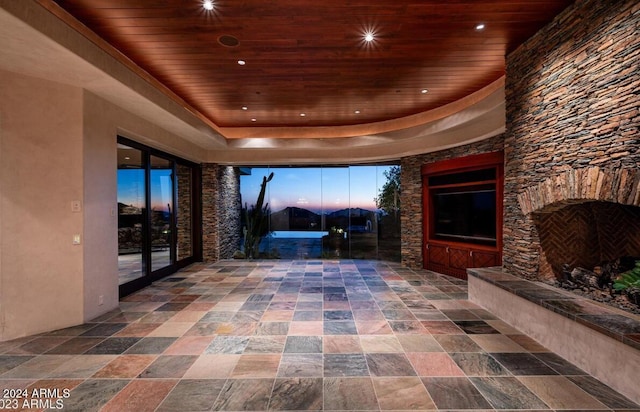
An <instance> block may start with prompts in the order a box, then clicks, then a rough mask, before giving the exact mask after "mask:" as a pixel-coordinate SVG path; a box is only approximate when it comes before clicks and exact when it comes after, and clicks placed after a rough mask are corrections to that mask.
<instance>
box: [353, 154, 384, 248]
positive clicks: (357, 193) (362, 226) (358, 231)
mask: <svg viewBox="0 0 640 412" xmlns="http://www.w3.org/2000/svg"><path fill="white" fill-rule="evenodd" d="M376 169H377V166H353V167H351V168H350V169H349V170H350V171H351V173H350V176H349V182H350V185H351V187H352V188H353V190H352V191H351V209H350V213H349V244H350V247H351V257H352V258H353V259H377V258H378V214H377V212H376V209H375V208H374V207H375V204H374V203H373V200H374V199H375V197H376V194H377V182H376V180H377V176H376Z"/></svg>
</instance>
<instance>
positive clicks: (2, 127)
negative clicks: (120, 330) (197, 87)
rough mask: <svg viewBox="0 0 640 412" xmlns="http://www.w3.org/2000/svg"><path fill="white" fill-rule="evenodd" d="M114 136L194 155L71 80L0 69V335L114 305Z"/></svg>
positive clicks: (74, 319) (77, 319) (82, 317)
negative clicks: (77, 204) (77, 205)
mask: <svg viewBox="0 0 640 412" xmlns="http://www.w3.org/2000/svg"><path fill="white" fill-rule="evenodd" d="M118 135H122V136H125V137H128V138H130V139H133V140H137V141H140V142H141V143H145V144H148V145H151V146H153V147H156V148H159V149H162V150H165V151H167V152H169V153H173V154H176V155H179V156H182V157H186V158H188V159H190V160H196V161H198V160H199V159H201V158H202V156H203V154H202V150H201V149H199V148H198V147H197V146H195V145H194V144H192V143H189V142H187V141H186V140H184V139H182V138H181V137H179V136H176V135H174V134H171V133H169V132H167V131H166V130H164V129H162V128H160V127H158V126H157V125H154V124H153V123H151V122H149V121H147V120H144V119H142V118H140V117H137V116H135V115H133V114H131V113H129V112H127V111H125V110H123V109H121V108H119V107H118V106H115V105H114V104H112V103H109V102H108V101H106V100H104V99H102V98H100V97H98V96H96V95H94V94H92V93H90V92H87V91H84V90H83V89H81V88H77V87H73V86H68V85H64V84H61V83H57V82H52V81H48V80H43V79H39V78H35V77H29V76H24V75H22V74H17V73H12V72H6V71H0V195H1V198H0V341H3V340H9V339H14V338H17V337H22V336H26V335H32V334H36V333H41V332H46V331H51V330H55V329H59V328H64V327H68V326H73V325H78V324H81V323H83V322H86V321H89V320H91V319H93V318H95V317H97V316H100V315H102V314H103V313H105V312H108V311H109V310H112V309H114V308H117V307H118V238H117V224H118V217H117V171H116V159H117V158H116V155H117V136H118ZM73 201H80V205H81V210H80V212H73V211H72V202H73ZM76 234H78V235H80V239H81V244H80V245H73V236H74V235H76ZM100 296H102V302H103V303H102V304H100Z"/></svg>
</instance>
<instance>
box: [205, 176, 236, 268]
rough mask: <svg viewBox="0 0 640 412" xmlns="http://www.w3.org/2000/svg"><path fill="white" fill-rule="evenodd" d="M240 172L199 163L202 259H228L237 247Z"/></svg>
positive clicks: (214, 260)
mask: <svg viewBox="0 0 640 412" xmlns="http://www.w3.org/2000/svg"><path fill="white" fill-rule="evenodd" d="M240 212H241V201H240V172H239V170H238V169H237V168H234V167H232V166H222V165H217V164H203V165H202V260H203V261H204V262H216V261H218V260H220V259H230V258H232V257H233V253H234V252H235V251H236V250H239V249H240V237H241V236H240V234H241V232H240Z"/></svg>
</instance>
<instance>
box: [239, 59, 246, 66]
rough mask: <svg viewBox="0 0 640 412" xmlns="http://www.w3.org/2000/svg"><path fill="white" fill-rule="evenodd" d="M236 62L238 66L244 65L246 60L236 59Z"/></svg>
mask: <svg viewBox="0 0 640 412" xmlns="http://www.w3.org/2000/svg"><path fill="white" fill-rule="evenodd" d="M238 64H239V65H240V66H244V65H245V64H247V62H246V61H244V60H238Z"/></svg>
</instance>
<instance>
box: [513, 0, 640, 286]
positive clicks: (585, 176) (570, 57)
mask: <svg viewBox="0 0 640 412" xmlns="http://www.w3.org/2000/svg"><path fill="white" fill-rule="evenodd" d="M639 39H640V3H638V1H637V0H620V1H601V0H577V1H576V2H575V3H574V5H572V6H570V7H569V8H567V9H566V10H565V11H564V12H562V13H561V14H560V15H559V16H558V17H557V18H556V19H555V20H554V21H553V22H551V23H550V24H549V25H547V26H546V27H545V28H543V29H542V30H541V31H540V32H538V33H537V34H536V35H535V36H533V37H532V38H531V39H529V40H528V41H527V42H525V43H524V44H523V45H522V46H520V47H519V48H518V49H517V50H515V51H514V52H513V53H511V54H510V55H509V56H507V62H506V67H507V69H506V85H505V89H506V108H507V130H506V134H505V141H504V145H505V197H504V210H505V212H504V228H503V230H504V232H503V237H504V249H503V266H504V268H505V270H506V271H508V272H510V273H513V274H515V275H518V276H521V277H524V278H530V279H536V278H537V276H538V269H539V265H540V260H541V257H540V239H539V236H538V233H537V230H536V227H535V224H534V219H533V213H532V212H536V211H538V210H541V209H544V208H547V209H549V208H553V207H556V208H557V207H559V206H563V205H565V204H571V203H577V202H580V201H589V200H607V201H612V202H617V203H624V204H636V203H635V202H636V200H637V195H638V192H639V191H640V188H639V185H640V173H637V170H638V168H639V166H640V132H639V130H638V126H639V124H640V115H639V111H638V107H639V106H640V94H638V90H640V70H638V67H640V43H639ZM634 199H635V200H634ZM636 205H637V204H636Z"/></svg>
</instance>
